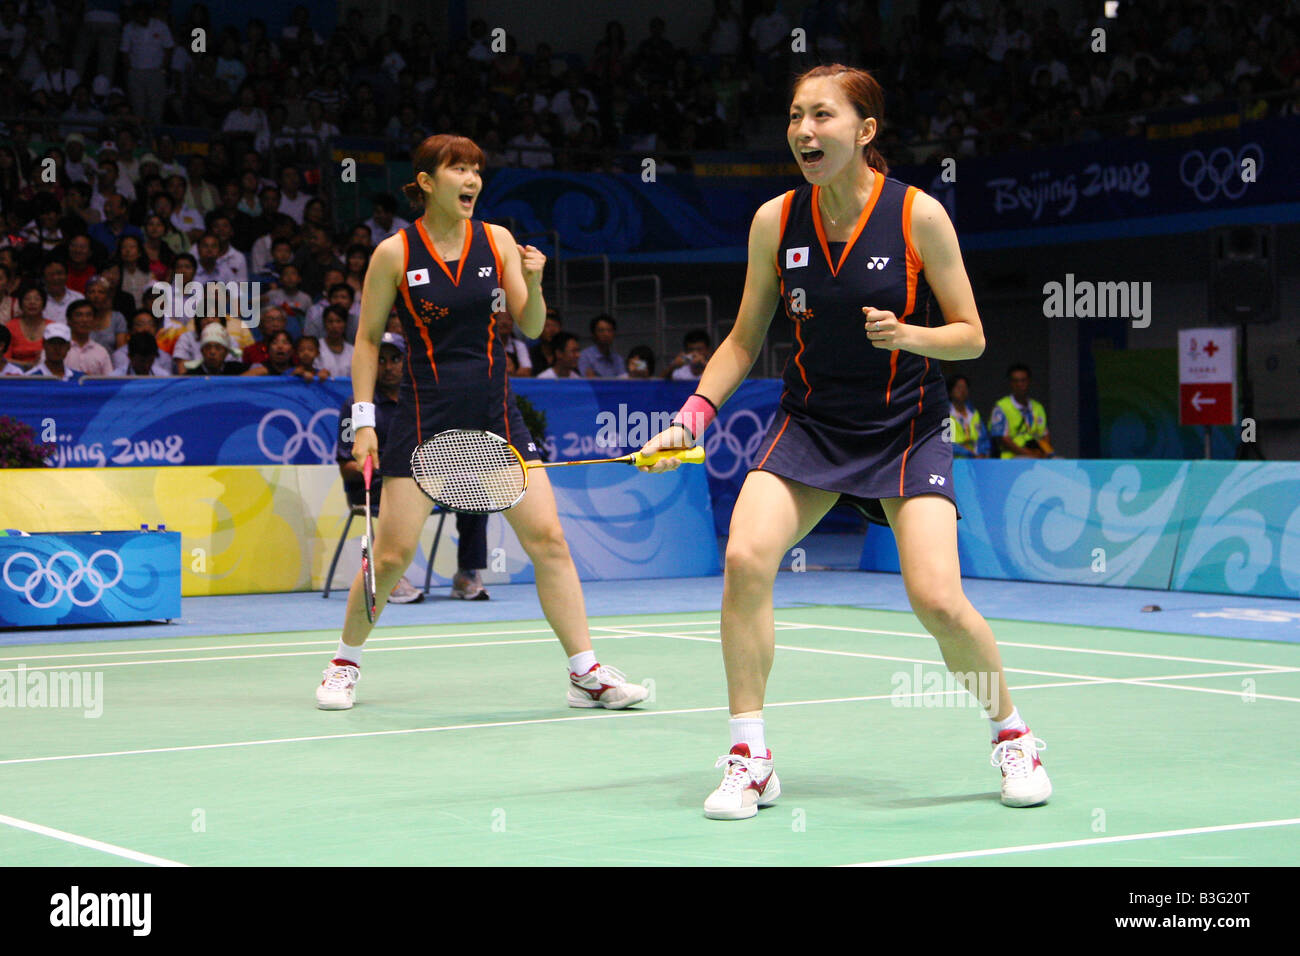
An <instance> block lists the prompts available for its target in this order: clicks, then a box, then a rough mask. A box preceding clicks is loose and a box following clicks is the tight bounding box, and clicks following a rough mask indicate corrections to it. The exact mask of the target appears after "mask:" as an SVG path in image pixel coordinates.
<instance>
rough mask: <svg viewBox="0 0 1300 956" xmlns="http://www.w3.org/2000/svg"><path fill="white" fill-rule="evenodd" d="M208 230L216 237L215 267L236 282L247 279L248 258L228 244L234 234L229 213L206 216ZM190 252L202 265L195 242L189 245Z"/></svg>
mask: <svg viewBox="0 0 1300 956" xmlns="http://www.w3.org/2000/svg"><path fill="white" fill-rule="evenodd" d="M208 230H209V232H211V234H212V235H214V236H216V237H217V242H218V249H217V268H218V269H222V270H224V271H226V272H227V273H229V274H230V276H231V277H232V278H234V279H235V280H236V281H238V282H245V281H247V279H248V259H247V258H246V257H245V256H244V254H243V253H242V252H240V251H239V250H238V249H236V248H235V247H234V246H232V245H231V244H230V240H231V239H232V238H234V235H235V225H234V223H233V222H231V220H230V215H229V214H228V213H225V212H214V213H212V215H210V216H209V217H208ZM200 241H202V240H200ZM190 254H191V255H193V256H196V257H198V258H199V259H200V265H202V261H201V260H202V256H200V255H199V244H198V243H197V242H196V243H194V245H192V246H191V247H190Z"/></svg>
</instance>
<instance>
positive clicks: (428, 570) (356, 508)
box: [321, 504, 447, 598]
mask: <svg viewBox="0 0 1300 956" xmlns="http://www.w3.org/2000/svg"><path fill="white" fill-rule="evenodd" d="M434 510H435V511H437V513H438V529H437V531H436V532H434V535H433V545H432V546H431V547H430V548H429V561H428V565H427V566H426V567H425V570H424V593H425V594H426V595H427V594H428V593H429V582H430V580H432V578H433V556H434V555H435V554H437V553H438V542H439V541H441V540H442V523H443V522H444V521H446V520H447V512H445V511H443V510H442V509H441V508H435V509H434ZM365 516H366V506H365V505H364V504H360V505H354V504H349V506H348V520H347V521H346V522H344V524H343V533H342V534H341V535H339V543H338V546H337V547H335V549H334V558H333V560H331V561H330V570H329V573H328V574H327V575H325V587H324V589H323V590H322V592H321V597H323V598H328V597H329V596H330V585H331V583H332V582H333V581H334V569H335V568H336V567H338V563H339V555H341V554H342V553H343V544H344V542H345V541H347V540H348V531H349V530H351V528H352V519H353V518H365Z"/></svg>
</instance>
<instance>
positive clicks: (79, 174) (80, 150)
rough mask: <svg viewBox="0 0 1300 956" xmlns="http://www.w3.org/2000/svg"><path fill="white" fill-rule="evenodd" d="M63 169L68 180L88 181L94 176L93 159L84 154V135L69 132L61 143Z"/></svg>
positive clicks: (75, 181) (76, 181)
mask: <svg viewBox="0 0 1300 956" xmlns="http://www.w3.org/2000/svg"><path fill="white" fill-rule="evenodd" d="M63 155H64V160H63V171H64V172H65V173H67V174H68V181H69V182H74V183H89V182H90V181H91V180H92V179H93V178H94V176H95V172H96V169H97V167H96V166H95V161H94V160H93V159H91V158H90V157H89V156H87V155H86V137H85V136H83V135H82V134H81V133H69V134H68V137H67V139H66V140H64V143H63Z"/></svg>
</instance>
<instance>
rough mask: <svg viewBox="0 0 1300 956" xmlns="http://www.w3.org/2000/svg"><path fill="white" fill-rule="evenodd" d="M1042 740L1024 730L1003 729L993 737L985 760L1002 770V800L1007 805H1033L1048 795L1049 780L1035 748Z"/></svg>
mask: <svg viewBox="0 0 1300 956" xmlns="http://www.w3.org/2000/svg"><path fill="white" fill-rule="evenodd" d="M1046 749H1047V743H1046V741H1043V740H1040V739H1038V738H1037V737H1035V736H1034V735H1033V734H1032V733H1031V732H1030V731H1029V729H1028V728H1026V729H1025V730H1004V731H1002V733H1000V734H998V739H997V740H995V741H993V756H992V757H991V758H990V759H989V763H991V764H993V766H995V767H999V768H1001V770H1002V804H1003V806H1008V807H1036V806H1038V805H1039V804H1042V803H1046V802H1047V800H1048V798H1049V797H1050V796H1051V795H1052V781H1050V780H1048V779H1047V771H1046V770H1044V769H1043V761H1042V760H1040V759H1039V758H1038V751H1040V750H1046Z"/></svg>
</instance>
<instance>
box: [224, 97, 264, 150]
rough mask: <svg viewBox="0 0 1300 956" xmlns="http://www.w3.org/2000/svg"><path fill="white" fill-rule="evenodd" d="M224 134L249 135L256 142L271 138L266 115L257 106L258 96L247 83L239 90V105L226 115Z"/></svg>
mask: <svg viewBox="0 0 1300 956" xmlns="http://www.w3.org/2000/svg"><path fill="white" fill-rule="evenodd" d="M221 132H223V133H248V134H250V135H252V136H253V138H254V141H255V142H265V141H266V140H268V139H269V138H270V128H269V127H268V126H267V122H266V113H265V112H264V111H263V110H262V108H261V107H260V106H258V105H257V95H256V94H255V93H254V92H253V87H252V86H251V85H250V84H247V83H245V84H244V85H243V86H242V87H240V90H239V105H238V106H237V107H235V108H234V109H233V110H231V111H230V112H229V113H227V114H226V120H225V122H224V123H222V124H221Z"/></svg>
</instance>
